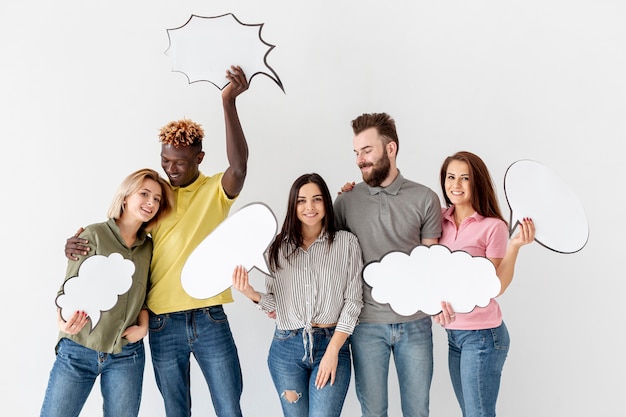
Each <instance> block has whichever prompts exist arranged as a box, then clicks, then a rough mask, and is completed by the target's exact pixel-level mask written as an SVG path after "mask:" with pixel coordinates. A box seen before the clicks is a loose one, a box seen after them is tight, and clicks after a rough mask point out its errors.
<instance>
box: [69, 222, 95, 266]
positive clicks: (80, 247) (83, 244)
mask: <svg viewBox="0 0 626 417" xmlns="http://www.w3.org/2000/svg"><path fill="white" fill-rule="evenodd" d="M83 230H85V229H83V228H82V227H81V228H80V229H78V231H77V232H76V233H75V234H74V236H72V237H70V238H68V239H67V241H66V242H65V257H66V258H67V259H70V260H72V261H77V260H78V258H77V257H76V255H83V256H85V255H87V254H88V253H89V246H87V244H88V243H89V241H88V240H87V239H81V238H79V237H78V236H79V235H80V234H81V233H83Z"/></svg>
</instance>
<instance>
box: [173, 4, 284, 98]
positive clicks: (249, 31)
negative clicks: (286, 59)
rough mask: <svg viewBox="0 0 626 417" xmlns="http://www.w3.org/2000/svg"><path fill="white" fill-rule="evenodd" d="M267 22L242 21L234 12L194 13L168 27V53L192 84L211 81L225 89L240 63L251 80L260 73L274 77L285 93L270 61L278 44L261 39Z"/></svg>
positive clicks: (178, 69)
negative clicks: (231, 70) (232, 68)
mask: <svg viewBox="0 0 626 417" xmlns="http://www.w3.org/2000/svg"><path fill="white" fill-rule="evenodd" d="M262 27H263V24H245V23H241V22H240V21H239V20H238V19H237V18H236V17H235V15H233V14H232V13H228V14H224V15H221V16H213V17H204V16H196V15H191V17H190V18H189V20H187V22H186V23H185V24H184V25H182V26H180V27H178V28H175V29H167V35H168V37H169V40H170V45H169V47H168V48H167V50H166V51H165V54H166V55H168V56H170V57H171V59H172V71H175V72H181V73H183V74H185V76H186V77H187V80H188V81H189V83H190V84H191V83H194V82H197V81H208V82H210V83H212V84H213V85H215V86H216V87H217V88H219V89H220V90H222V89H223V88H224V87H226V85H228V82H229V81H228V79H227V78H226V77H225V76H224V74H225V73H226V70H227V69H228V68H230V66H231V65H239V66H240V67H241V69H242V70H243V72H244V73H245V74H246V77H248V80H251V79H252V77H254V76H255V75H257V74H265V75H267V76H268V77H270V78H271V79H272V80H274V82H275V83H276V84H278V86H279V87H280V89H281V90H283V92H284V91H285V89H284V88H283V83H282V82H281V81H280V78H278V75H277V74H276V72H274V70H273V69H272V68H271V67H270V66H269V65H268V64H267V55H268V54H269V53H270V51H271V50H272V49H274V45H270V44H269V43H267V42H265V41H264V40H263V39H262V38H261V28H262Z"/></svg>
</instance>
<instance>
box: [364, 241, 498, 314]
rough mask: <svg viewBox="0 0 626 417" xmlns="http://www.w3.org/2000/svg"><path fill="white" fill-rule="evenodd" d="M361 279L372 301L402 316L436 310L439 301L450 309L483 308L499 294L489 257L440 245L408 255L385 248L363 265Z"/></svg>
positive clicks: (437, 311) (439, 303)
mask: <svg viewBox="0 0 626 417" xmlns="http://www.w3.org/2000/svg"><path fill="white" fill-rule="evenodd" d="M363 279H364V280H365V282H366V283H367V284H368V285H370V286H371V287H372V297H373V298H374V299H375V300H376V301H378V302H379V303H383V304H384V303H389V305H390V306H391V308H392V309H393V310H394V311H395V312H396V313H398V314H401V315H403V316H410V315H412V314H415V313H416V312H418V311H423V312H424V313H426V314H431V315H432V314H437V313H439V312H440V311H441V302H442V301H448V302H449V303H450V304H451V305H452V308H453V309H454V311H455V312H458V313H468V312H470V311H472V310H473V309H474V308H475V307H476V306H479V307H485V306H487V304H489V301H490V300H491V299H492V298H493V297H495V296H497V295H498V293H499V292H500V280H499V279H498V276H497V275H496V270H495V268H494V266H493V264H492V263H491V261H490V260H489V259H487V258H481V257H472V256H471V255H470V254H469V253H467V252H464V251H455V252H450V250H449V249H448V248H447V247H446V246H443V245H432V246H430V247H428V246H417V247H416V248H415V249H413V250H412V251H411V253H410V255H407V254H406V253H403V252H390V253H388V254H387V255H385V256H384V257H383V258H382V259H381V260H380V262H371V263H369V264H367V265H366V266H365V268H364V269H363Z"/></svg>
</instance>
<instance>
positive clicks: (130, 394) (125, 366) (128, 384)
mask: <svg viewBox="0 0 626 417" xmlns="http://www.w3.org/2000/svg"><path fill="white" fill-rule="evenodd" d="M145 362H146V354H145V349H144V343H143V340H140V341H139V342H136V343H129V344H127V345H126V346H124V348H123V349H122V352H120V353H117V354H112V355H108V357H107V359H106V361H105V363H104V367H103V370H102V374H101V375H100V386H101V389H102V398H103V400H104V408H103V409H104V417H135V416H137V415H138V414H139V404H140V402H141V390H142V386H143V370H144V367H145Z"/></svg>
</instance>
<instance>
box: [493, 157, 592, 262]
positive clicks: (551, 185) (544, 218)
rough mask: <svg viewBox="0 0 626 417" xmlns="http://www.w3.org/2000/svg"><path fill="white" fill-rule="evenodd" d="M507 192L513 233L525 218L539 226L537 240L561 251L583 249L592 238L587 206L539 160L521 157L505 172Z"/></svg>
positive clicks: (547, 246) (569, 251) (568, 251)
mask: <svg viewBox="0 0 626 417" xmlns="http://www.w3.org/2000/svg"><path fill="white" fill-rule="evenodd" d="M504 192H505V195H506V199H507V202H508V204H509V207H510V209H511V221H510V224H509V227H510V228H511V234H512V233H513V231H514V230H515V228H516V226H517V224H518V223H519V221H520V220H521V219H523V218H524V217H530V218H532V219H533V222H534V223H535V226H536V229H537V230H536V232H535V240H536V241H537V242H538V243H539V244H541V245H542V246H545V247H546V248H548V249H551V250H553V251H555V252H560V253H574V252H578V251H579V250H581V249H582V248H583V247H584V246H585V245H586V244H587V240H588V239H589V224H588V222H587V216H586V215H585V211H584V209H583V206H582V204H581V202H580V200H579V199H578V197H577V196H576V194H575V193H574V192H573V191H572V189H571V188H570V187H569V186H568V185H567V184H565V183H564V182H563V181H562V180H561V179H560V178H558V177H557V176H556V175H555V174H554V173H553V172H552V171H550V170H549V169H548V168H547V167H545V166H544V165H542V164H541V163H539V162H536V161H531V160H521V161H517V162H514V163H513V164H511V166H509V168H508V169H507V171H506V174H505V175H504Z"/></svg>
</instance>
